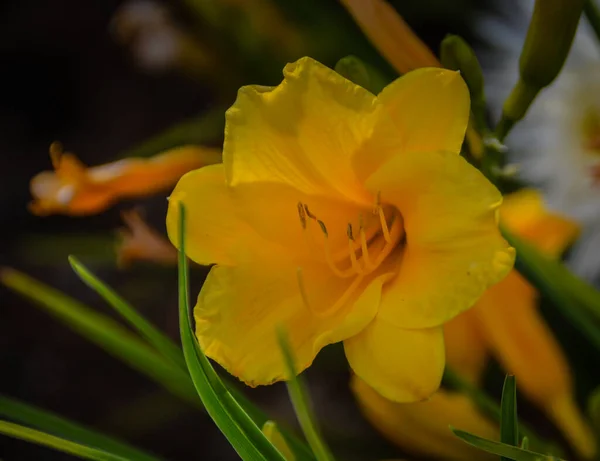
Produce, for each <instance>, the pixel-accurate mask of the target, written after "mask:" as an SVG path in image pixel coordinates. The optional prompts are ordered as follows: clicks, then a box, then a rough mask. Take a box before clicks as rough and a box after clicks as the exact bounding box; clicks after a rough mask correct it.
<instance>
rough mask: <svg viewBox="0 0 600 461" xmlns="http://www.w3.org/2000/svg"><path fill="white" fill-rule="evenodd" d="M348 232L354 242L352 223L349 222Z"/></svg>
mask: <svg viewBox="0 0 600 461" xmlns="http://www.w3.org/2000/svg"><path fill="white" fill-rule="evenodd" d="M346 234H347V235H348V238H349V239H350V240H351V241H353V242H354V235H353V234H352V224H351V223H348V227H347V229H346Z"/></svg>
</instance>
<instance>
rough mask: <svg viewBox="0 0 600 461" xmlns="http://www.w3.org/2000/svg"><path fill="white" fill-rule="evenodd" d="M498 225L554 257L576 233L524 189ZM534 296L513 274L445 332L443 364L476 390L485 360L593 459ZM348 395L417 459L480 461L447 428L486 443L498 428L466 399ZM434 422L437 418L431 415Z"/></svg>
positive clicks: (358, 389) (508, 200) (509, 201)
mask: <svg viewBox="0 0 600 461" xmlns="http://www.w3.org/2000/svg"><path fill="white" fill-rule="evenodd" d="M500 215H501V222H502V223H503V225H505V226H507V227H508V228H509V229H510V230H511V231H512V232H515V233H517V234H519V235H520V236H521V237H523V238H526V239H527V240H528V241H530V242H531V243H534V244H536V245H537V246H538V248H540V249H541V250H543V251H544V252H545V253H546V254H547V255H549V256H553V257H558V256H559V255H560V253H562V251H564V249H565V247H566V246H567V245H568V244H569V243H571V242H572V241H573V240H574V238H575V237H576V236H577V233H578V230H579V229H578V226H577V225H575V224H574V223H572V222H571V221H569V220H567V219H565V218H562V217H560V216H556V215H553V214H550V213H548V212H547V211H546V210H545V208H544V206H543V203H542V200H541V197H540V195H539V193H537V192H536V191H533V190H522V191H519V192H517V193H514V194H511V195H509V196H507V197H505V200H504V203H503V205H502V207H501V209H500ZM536 297H537V294H536V292H535V289H534V288H533V287H532V286H531V285H529V284H528V283H527V282H526V281H525V279H523V278H522V277H521V276H520V275H519V273H518V272H517V271H512V272H511V273H510V274H509V275H508V276H507V277H506V278H505V279H504V280H503V281H501V282H500V283H498V284H496V285H494V286H493V287H491V288H490V289H489V290H487V291H486V292H485V293H484V295H483V296H482V297H481V299H480V300H479V301H478V303H477V304H476V306H475V307H474V308H473V309H471V310H469V311H467V312H465V313H463V314H461V315H458V316H457V317H455V318H454V319H452V320H451V321H449V322H447V323H446V324H445V326H444V336H445V343H446V360H447V362H448V364H449V365H450V366H451V367H452V368H453V369H454V370H456V371H458V372H459V373H460V374H461V375H462V376H464V377H465V378H466V379H468V380H469V381H470V382H471V383H473V384H478V383H479V382H480V380H481V378H482V375H483V371H484V369H485V366H486V363H487V360H488V358H489V355H490V353H493V354H494V356H495V357H496V358H497V359H498V360H499V361H500V363H501V364H502V365H503V366H504V368H505V369H506V371H507V372H510V373H513V374H515V375H516V377H517V384H518V387H519V389H520V390H521V391H522V392H523V393H524V394H525V395H526V396H527V397H528V398H529V399H530V400H531V401H533V402H534V403H536V404H538V405H539V406H541V407H542V408H543V409H544V410H545V411H546V413H547V414H548V415H549V416H550V417H551V418H552V420H553V421H554V422H555V423H556V425H557V426H558V427H559V428H560V429H561V430H562V431H563V433H564V434H565V436H566V437H567V438H568V440H569V441H570V442H571V444H572V445H573V447H574V448H575V449H576V450H577V452H578V453H579V454H580V455H582V456H583V457H584V458H590V457H591V456H592V455H593V454H594V452H595V443H594V439H593V436H592V434H591V432H590V430H589V428H588V427H587V424H586V423H585V421H584V418H583V416H582V415H581V412H580V411H579V409H578V407H577V405H576V403H575V401H574V399H573V395H572V394H573V391H572V383H571V375H570V371H569V368H568V363H567V360H566V358H565V357H564V355H563V353H562V351H561V349H560V345H559V344H558V342H557V341H556V340H555V339H554V337H553V335H552V332H551V331H550V329H549V328H548V326H547V325H546V324H545V322H544V320H543V318H542V317H541V315H540V314H539V313H538V311H537V309H536ZM353 390H354V391H355V394H356V396H357V398H358V401H359V404H360V405H361V407H362V409H363V412H364V413H365V416H366V417H367V418H368V419H369V420H370V421H371V422H372V423H373V425H374V426H375V427H377V428H378V429H379V430H380V431H381V432H382V433H383V434H385V435H386V436H387V437H389V438H390V439H391V440H393V441H394V442H396V443H398V444H399V445H401V446H402V447H404V448H405V449H408V450H410V451H411V452H415V453H422V454H427V455H436V456H438V457H439V458H440V459H448V460H453V459H474V458H473V457H474V456H475V455H476V458H475V459H480V458H481V459H484V458H485V454H483V453H482V452H479V454H475V453H470V452H467V451H466V450H467V448H468V446H466V445H465V446H464V447H462V448H461V447H460V446H458V445H457V442H460V443H462V442H461V441H459V440H458V439H456V438H453V436H452V434H451V433H450V431H448V430H447V426H448V424H451V425H453V426H455V427H457V428H460V429H465V430H467V431H470V432H473V433H475V434H477V435H480V436H482V437H487V438H495V437H492V435H494V436H495V435H496V434H497V429H494V428H493V425H491V423H490V422H489V421H487V420H485V418H484V417H483V415H481V414H479V413H478V411H477V409H476V408H475V407H474V406H473V405H472V404H471V403H469V402H468V399H467V397H465V396H460V395H458V394H455V393H451V392H448V391H443V390H440V391H438V393H437V394H435V395H434V396H433V397H432V398H431V400H429V401H428V402H426V403H419V404H403V405H402V404H396V403H394V402H390V401H389V400H386V399H384V398H382V397H380V396H377V394H376V393H375V392H374V391H373V390H371V389H370V388H368V386H367V385H366V384H364V383H362V382H359V380H358V379H356V378H355V379H354V381H353ZM434 415H435V416H434Z"/></svg>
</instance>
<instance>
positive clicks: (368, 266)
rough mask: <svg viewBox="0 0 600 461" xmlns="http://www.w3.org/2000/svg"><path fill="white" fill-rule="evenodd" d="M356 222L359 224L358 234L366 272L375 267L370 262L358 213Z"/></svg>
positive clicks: (363, 229)
mask: <svg viewBox="0 0 600 461" xmlns="http://www.w3.org/2000/svg"><path fill="white" fill-rule="evenodd" d="M358 222H359V225H360V229H359V236H360V248H361V250H362V257H363V259H364V261H365V270H366V271H367V272H371V271H372V270H373V269H375V266H373V263H372V262H371V258H370V257H369V246H368V245H367V235H366V234H365V228H364V226H363V219H362V215H359V217H358Z"/></svg>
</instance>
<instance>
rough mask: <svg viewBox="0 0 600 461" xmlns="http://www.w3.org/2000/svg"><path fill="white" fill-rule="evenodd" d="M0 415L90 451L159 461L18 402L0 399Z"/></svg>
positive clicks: (126, 457)
mask: <svg viewBox="0 0 600 461" xmlns="http://www.w3.org/2000/svg"><path fill="white" fill-rule="evenodd" d="M0 415H1V416H3V417H5V418H8V419H10V420H13V421H17V422H20V423H22V424H25V425H27V426H32V427H36V428H38V429H41V430H43V431H44V432H47V433H48V434H53V435H55V436H59V437H62V438H65V439H69V440H72V441H75V442H77V443H79V444H82V445H86V446H89V447H96V448H98V449H102V450H106V451H109V452H111V453H113V454H115V455H118V456H120V457H122V458H125V459H129V460H131V461H158V459H159V458H157V457H154V456H151V455H149V454H147V453H144V452H143V451H141V450H139V449H137V448H135V447H132V446H131V445H128V444H126V443H124V442H121V441H119V440H116V439H114V438H112V437H108V436H106V435H104V434H101V433H99V432H96V431H93V430H90V429H87V428H85V427H83V426H80V425H79V424H76V423H73V422H71V421H69V420H67V419H65V418H63V417H61V416H58V415H55V414H53V413H50V412H48V411H46V410H42V409H39V408H36V407H33V406H31V405H27V404H26V403H23V402H19V401H18V400H15V399H11V398H8V397H5V396H3V395H0Z"/></svg>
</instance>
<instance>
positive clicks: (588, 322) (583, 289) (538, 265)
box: [502, 228, 600, 351]
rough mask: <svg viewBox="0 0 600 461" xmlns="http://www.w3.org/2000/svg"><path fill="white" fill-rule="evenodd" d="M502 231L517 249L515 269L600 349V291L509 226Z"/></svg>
mask: <svg viewBox="0 0 600 461" xmlns="http://www.w3.org/2000/svg"><path fill="white" fill-rule="evenodd" d="M502 234H503V235H504V238H505V239H506V240H507V241H508V243H510V244H511V245H512V246H513V247H514V248H515V249H516V250H517V259H516V261H515V268H516V269H517V270H518V271H519V272H520V273H521V274H522V275H523V276H524V277H525V278H526V279H527V280H528V281H529V282H531V283H532V284H533V285H534V286H535V287H536V288H537V289H538V290H539V291H540V292H541V293H542V294H544V295H546V296H547V297H548V299H549V300H551V302H552V305H553V306H555V307H556V308H558V310H560V312H561V314H562V315H563V316H564V317H565V318H566V319H567V320H569V321H570V322H571V323H572V324H573V325H574V326H575V327H577V328H578V330H579V331H581V333H582V334H584V335H585V336H586V337H587V339H588V340H589V342H590V343H591V344H592V345H593V346H595V347H596V349H597V350H598V351H600V322H599V320H600V292H598V291H597V290H596V289H594V288H593V287H592V286H590V285H589V284H587V283H586V282H585V281H583V280H582V279H580V278H579V277H577V276H575V275H574V274H573V273H572V272H571V271H569V270H568V269H567V268H566V267H565V266H564V265H563V264H561V263H559V262H557V261H553V260H551V259H549V258H547V257H545V256H544V255H542V254H541V253H540V252H539V251H538V250H537V249H536V248H534V247H533V246H532V245H530V244H528V243H526V242H524V241H523V240H522V239H520V238H519V237H517V236H516V235H514V234H512V233H511V232H509V231H508V230H507V229H505V228H502Z"/></svg>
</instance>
